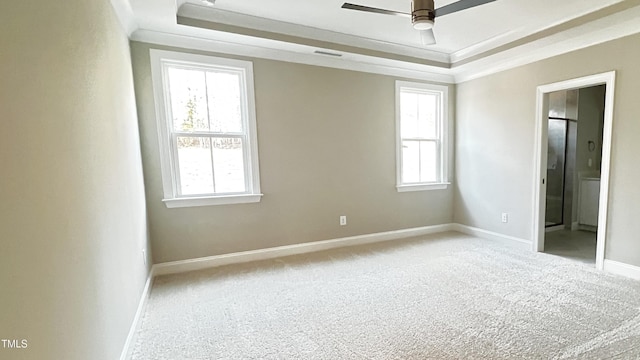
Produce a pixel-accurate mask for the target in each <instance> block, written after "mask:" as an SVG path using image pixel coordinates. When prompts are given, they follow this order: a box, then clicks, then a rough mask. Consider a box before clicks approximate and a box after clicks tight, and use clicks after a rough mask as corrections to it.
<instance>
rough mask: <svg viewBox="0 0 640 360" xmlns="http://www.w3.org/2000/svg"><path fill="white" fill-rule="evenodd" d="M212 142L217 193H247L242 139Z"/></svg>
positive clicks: (220, 139)
mask: <svg viewBox="0 0 640 360" xmlns="http://www.w3.org/2000/svg"><path fill="white" fill-rule="evenodd" d="M212 141H213V164H214V165H213V168H214V176H215V186H216V192H218V193H232V192H245V191H246V188H245V183H244V151H243V148H242V146H243V144H242V139H238V138H215V139H212Z"/></svg>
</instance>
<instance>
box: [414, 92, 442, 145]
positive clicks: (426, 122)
mask: <svg viewBox="0 0 640 360" xmlns="http://www.w3.org/2000/svg"><path fill="white" fill-rule="evenodd" d="M437 99H438V96H437V95H434V94H420V95H418V136H419V137H422V138H432V139H433V138H435V137H436V136H437V135H438V132H437V128H436V111H437V110H436V109H437V108H436V104H437Z"/></svg>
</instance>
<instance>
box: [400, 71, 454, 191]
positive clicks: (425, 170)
mask: <svg viewBox="0 0 640 360" xmlns="http://www.w3.org/2000/svg"><path fill="white" fill-rule="evenodd" d="M447 96H448V88H447V87H446V86H439V85H430V84H421V83H410V82H405V81H396V137H397V138H396V156H397V161H396V164H397V188H398V191H418V190H434V189H446V188H447V185H448V184H449V183H448V182H447V181H448V174H447V170H448V157H447V153H448V146H449V144H448V141H447V140H448V136H449V135H448V131H447V130H448V126H447V125H448V124H447V123H448V114H447V106H448V98H447Z"/></svg>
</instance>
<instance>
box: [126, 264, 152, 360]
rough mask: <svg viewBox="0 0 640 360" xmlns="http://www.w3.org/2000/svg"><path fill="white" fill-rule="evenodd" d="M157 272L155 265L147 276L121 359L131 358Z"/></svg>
mask: <svg viewBox="0 0 640 360" xmlns="http://www.w3.org/2000/svg"><path fill="white" fill-rule="evenodd" d="M154 276H155V274H154V273H153V266H152V267H151V270H150V271H149V276H148V277H147V282H146V283H145V285H144V289H143V290H142V295H140V302H138V309H137V310H136V314H135V316H134V317H133V321H132V323H131V328H129V334H128V335H127V340H126V341H125V342H124V346H123V347H122V353H121V354H120V360H128V359H130V358H131V355H132V354H131V351H132V350H133V346H132V342H133V338H134V337H135V334H136V331H138V327H139V326H140V318H141V317H142V313H143V312H144V308H145V306H146V305H147V300H148V299H149V293H150V292H151V285H152V284H153V277H154Z"/></svg>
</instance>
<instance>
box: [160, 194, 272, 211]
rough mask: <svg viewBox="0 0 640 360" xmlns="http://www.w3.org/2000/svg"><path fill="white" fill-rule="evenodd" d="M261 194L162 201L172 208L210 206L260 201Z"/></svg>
mask: <svg viewBox="0 0 640 360" xmlns="http://www.w3.org/2000/svg"><path fill="white" fill-rule="evenodd" d="M261 198H262V194H248V195H246V194H243V195H226V196H207V197H190V198H173V199H163V200H162V202H164V204H165V205H166V206H167V207H168V208H170V209H172V208H182V207H195V206H210V205H230V204H249V203H257V202H260V199H261Z"/></svg>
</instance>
